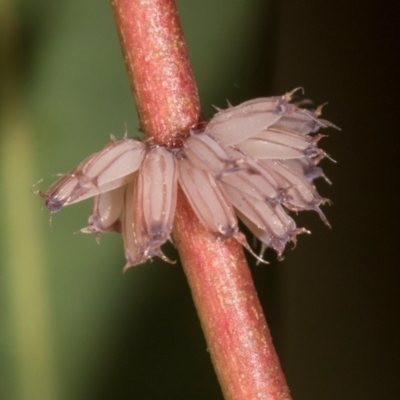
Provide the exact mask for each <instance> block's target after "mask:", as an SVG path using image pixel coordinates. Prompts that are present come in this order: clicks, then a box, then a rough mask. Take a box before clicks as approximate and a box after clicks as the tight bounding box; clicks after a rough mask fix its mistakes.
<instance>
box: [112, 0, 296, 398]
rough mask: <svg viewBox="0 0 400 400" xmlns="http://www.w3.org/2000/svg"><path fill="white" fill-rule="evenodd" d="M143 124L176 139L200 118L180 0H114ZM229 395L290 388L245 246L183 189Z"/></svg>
mask: <svg viewBox="0 0 400 400" xmlns="http://www.w3.org/2000/svg"><path fill="white" fill-rule="evenodd" d="M111 4H112V6H113V10H114V15H115V20H116V24H117V28H118V32H119V35H120V39H121V44H122V49H123V53H124V57H125V62H126V66H127V70H128V75H129V79H130V84H131V87H132V91H133V93H134V96H135V99H136V104H137V109H138V113H139V118H140V121H141V127H142V129H143V131H144V133H145V135H146V137H148V138H151V139H152V140H154V142H155V143H158V144H162V145H166V146H176V145H179V142H180V140H179V139H180V138H182V137H183V136H185V135H186V134H187V132H188V130H189V129H190V128H194V127H197V126H198V125H199V123H201V121H202V118H201V110H200V104H199V99H198V95H197V89H196V85H195V82H194V78H193V73H192V69H191V67H190V63H189V59H188V54H187V49H186V44H185V41H184V38H183V33H182V29H181V27H180V24H179V18H178V14H177V11H176V6H175V3H174V1H173V0H112V1H111ZM173 236H174V240H175V243H176V245H177V247H178V250H179V253H180V256H181V259H182V263H183V267H184V270H185V273H186V275H187V278H188V281H189V285H190V287H191V290H192V294H193V298H194V302H195V304H196V307H197V312H198V314H199V317H200V320H201V324H202V327H203V330H204V334H205V336H206V339H207V343H208V347H209V350H210V354H211V358H212V362H213V364H214V367H215V369H216V372H217V375H218V379H219V382H220V384H221V387H222V391H223V393H224V396H225V399H226V400H249V399H259V400H261V399H264V400H278V399H279V400H289V399H290V398H291V397H290V394H289V390H288V387H287V385H286V381H285V377H284V375H283V373H282V370H281V367H280V364H279V360H278V357H277V355H276V352H275V349H274V347H273V344H272V339H271V336H270V333H269V330H268V327H267V324H266V321H265V318H264V315H263V312H262V309H261V306H260V303H259V300H258V297H257V293H256V291H255V288H254V285H253V282H252V278H251V275H250V271H249V267H248V265H247V262H246V259H245V257H244V254H243V249H242V247H241V246H240V245H239V244H238V243H237V242H236V241H235V240H233V239H229V240H219V239H217V238H215V237H214V236H213V235H211V234H210V233H209V232H207V230H206V229H205V228H204V227H203V226H202V225H201V223H200V222H199V220H198V219H197V217H196V216H195V214H194V212H193V211H192V209H191V207H190V205H189V203H188V202H187V200H186V198H185V196H184V195H183V193H182V192H181V191H179V196H178V206H177V211H176V219H175V226H174V230H173Z"/></svg>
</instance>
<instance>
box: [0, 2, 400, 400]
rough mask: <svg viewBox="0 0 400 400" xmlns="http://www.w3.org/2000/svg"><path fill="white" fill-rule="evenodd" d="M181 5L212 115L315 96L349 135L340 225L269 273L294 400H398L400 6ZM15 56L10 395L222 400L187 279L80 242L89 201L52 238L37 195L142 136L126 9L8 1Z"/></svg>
mask: <svg viewBox="0 0 400 400" xmlns="http://www.w3.org/2000/svg"><path fill="white" fill-rule="evenodd" d="M177 4H178V9H179V12H180V16H181V22H182V25H183V28H184V31H185V35H186V38H187V43H188V47H189V53H190V56H191V60H192V62H193V68H194V71H195V75H196V80H197V84H198V87H199V92H200V96H201V101H202V106H203V110H204V114H205V116H206V117H207V118H209V117H211V115H212V113H213V108H212V105H216V106H220V107H224V106H225V105H226V100H229V101H230V102H231V103H232V104H237V103H239V102H241V101H244V100H247V99H250V98H252V97H256V96H265V95H278V94H283V93H285V92H286V91H289V90H291V89H293V88H294V87H297V86H304V87H305V89H306V97H307V98H310V99H313V100H315V103H316V105H318V104H320V103H323V102H325V101H329V102H330V104H329V105H328V106H327V107H325V109H324V117H325V118H327V119H329V120H331V121H333V122H334V123H335V124H337V125H338V126H340V127H341V128H342V129H343V132H336V131H331V132H329V134H330V138H329V139H324V140H323V141H322V143H321V145H322V147H323V148H324V149H325V150H326V151H327V152H328V153H329V154H331V155H332V157H333V158H335V159H336V160H338V163H337V164H333V163H332V162H329V161H328V160H324V161H323V166H324V169H325V171H326V174H327V175H328V177H329V178H330V179H331V180H332V181H333V183H334V184H333V186H328V185H327V184H326V183H325V182H323V181H321V182H318V188H319V191H320V193H321V194H322V195H323V196H325V197H329V198H330V199H332V201H333V204H334V206H332V207H324V211H325V212H326V214H327V216H328V218H329V220H330V222H331V224H332V226H333V229H332V230H329V229H327V228H326V227H325V226H324V225H323V224H322V223H321V221H320V220H319V219H318V217H317V215H316V214H313V213H305V214H304V215H300V216H299V218H298V219H297V220H298V221H299V224H300V225H305V226H307V227H308V228H310V229H311V230H312V235H311V236H304V237H300V238H299V241H298V246H297V248H296V250H295V251H291V250H290V249H288V250H287V251H286V256H285V260H284V261H283V262H278V261H277V260H276V256H275V255H274V254H273V252H268V253H267V255H268V258H269V259H270V260H271V264H270V265H269V266H255V265H254V262H253V260H251V263H252V272H253V275H254V279H255V282H256V285H257V288H258V291H259V295H260V298H261V301H262V304H263V307H264V310H265V312H266V316H267V320H268V321H269V324H270V328H271V331H272V334H273V338H274V341H275V343H276V346H277V350H278V353H279V356H280V359H281V363H282V365H283V368H284V371H285V373H286V376H287V380H288V383H289V386H290V388H291V391H292V394H293V397H294V399H296V400H314V399H315V400H320V399H324V400H330V399H332V400H333V399H340V400H347V399H348V400H350V399H351V400H354V399H363V400H375V399H385V400H389V399H397V398H398V392H399V390H398V377H399V372H400V368H399V367H400V365H399V350H400V348H399V347H400V346H399V340H398V338H399V330H398V323H399V301H398V300H399V295H398V288H399V262H398V254H397V251H396V245H397V246H398V244H397V241H398V232H397V229H396V228H397V222H398V220H397V210H396V206H397V198H398V197H397V186H398V184H399V178H398V176H397V174H396V173H397V170H398V167H397V165H398V164H397V159H398V153H399V149H400V148H399V146H398V144H399V143H398V114H399V100H398V93H399V91H398V90H397V89H396V88H397V87H398V86H397V80H398V77H397V75H398V65H399V62H398V61H399V52H398V45H396V41H397V36H396V34H395V32H396V30H395V23H397V22H396V21H398V19H399V6H398V5H395V6H393V8H389V6H387V7H384V6H382V5H374V4H372V2H371V4H370V3H366V2H359V1H356V2H346V1H343V0H336V1H333V0H327V1H316V0H311V1H308V2H299V1H293V0H292V1H290V0H281V1H272V0H271V1H261V0H235V1H232V0H231V1H228V0H212V1H211V0H203V1H195V0H192V1H187V0H186V1H184V0H180V1H177ZM0 40H1V41H0V46H1V53H0V65H1V71H0V72H1V73H0V82H1V87H0V89H1V92H0V96H1V97H0V98H1V109H0V118H1V120H0V127H1V131H0V157H1V159H0V168H1V170H0V179H1V180H0V185H1V186H0V224H1V225H0V226H1V230H0V263H1V266H0V399H4V400H39V399H40V400H47V399H49V400H58V399H60V400H70V399H74V400H88V399H96V400H106V399H107V400H113V399H121V400H122V399H137V400H141V399H146V400H147V399H154V400H157V399H193V400H197V399H199V400H200V399H221V398H222V395H221V393H220V389H219V386H218V383H217V381H216V378H215V376H214V372H213V370H212V367H211V363H210V360H209V355H208V353H207V348H206V343H205V341H204V339H203V336H202V332H201V329H200V326H199V322H198V320H197V316H196V311H195V309H194V306H193V304H192V300H191V297H190V292H189V289H188V287H187V283H186V280H185V276H184V275H183V272H182V269H181V268H180V266H179V265H175V266H171V265H167V264H164V263H162V262H158V261H155V262H153V263H149V264H146V265H143V266H139V267H136V268H132V269H130V270H129V271H128V272H127V273H126V274H125V275H122V266H123V265H124V257H123V246H122V239H121V237H119V236H118V235H116V234H110V235H104V236H103V237H102V238H101V243H100V246H98V245H97V243H96V241H95V239H94V238H93V237H91V236H89V235H83V234H74V233H75V232H77V231H78V230H79V229H80V228H82V227H84V226H85V224H86V220H87V217H88V215H89V212H90V209H91V204H90V202H89V201H88V202H84V203H83V204H77V205H74V206H71V207H67V208H66V209H64V210H63V211H62V212H60V213H58V214H56V215H54V217H53V218H52V223H51V226H50V224H49V214H48V212H47V210H46V209H44V207H43V201H42V200H41V199H40V198H39V197H38V196H35V195H34V194H33V193H32V192H33V191H34V190H36V189H38V188H40V189H43V190H45V189H46V188H47V187H48V186H49V184H50V183H52V182H53V181H54V180H55V179H56V177H55V174H57V173H63V172H66V171H68V170H69V169H71V168H72V167H74V166H75V165H77V163H79V162H80V161H81V160H82V159H83V158H85V157H86V156H87V155H88V154H91V153H93V152H95V151H98V150H99V149H101V148H102V147H103V146H104V145H105V143H107V141H108V140H109V135H110V134H111V133H113V134H114V135H116V136H117V137H118V138H121V137H122V136H123V134H124V132H125V126H126V127H127V130H128V133H129V135H131V136H136V135H137V127H138V121H137V117H136V112H135V108H134V103H133V99H132V96H131V94H130V91H129V86H128V81H127V77H126V73H125V69H124V65H123V60H122V56H121V51H120V46H119V42H118V39H117V35H116V30H115V26H114V21H113V17H112V13H111V7H110V5H109V3H108V2H107V1H102V2H100V1H98V2H94V1H92V2H80V1H74V0H65V1H63V2H54V1H49V0H37V1H30V0H18V1H12V0H1V1H0ZM41 179H43V182H40V183H38V184H37V185H36V186H34V185H35V184H36V183H37V182H38V181H40V180H41ZM168 251H169V253H168V254H169V255H170V256H171V257H175V258H176V257H177V254H176V252H175V250H174V249H173V248H172V246H171V247H170V248H169V250H168Z"/></svg>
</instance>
